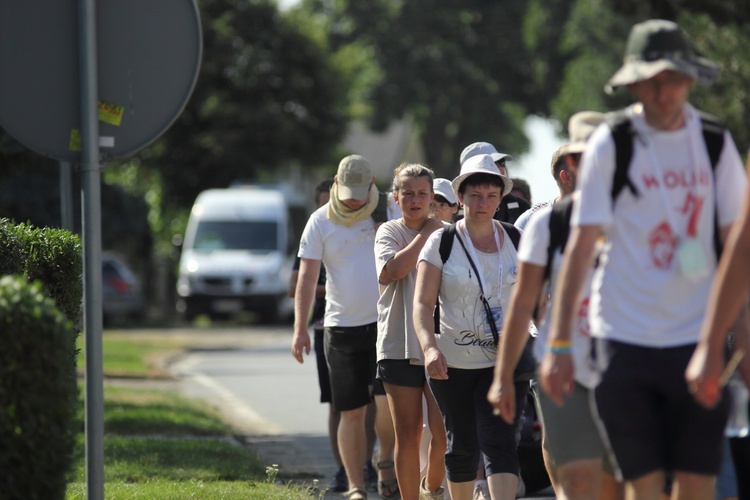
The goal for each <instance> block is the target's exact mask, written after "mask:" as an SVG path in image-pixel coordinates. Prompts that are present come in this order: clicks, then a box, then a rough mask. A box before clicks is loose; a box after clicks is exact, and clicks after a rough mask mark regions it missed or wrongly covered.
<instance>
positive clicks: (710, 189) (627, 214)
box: [571, 104, 747, 347]
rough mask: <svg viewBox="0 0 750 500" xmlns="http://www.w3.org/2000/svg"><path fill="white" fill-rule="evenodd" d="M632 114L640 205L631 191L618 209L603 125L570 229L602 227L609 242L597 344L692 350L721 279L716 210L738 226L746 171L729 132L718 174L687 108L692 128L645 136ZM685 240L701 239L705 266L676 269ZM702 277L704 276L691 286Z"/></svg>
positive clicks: (592, 311) (594, 324)
mask: <svg viewBox="0 0 750 500" xmlns="http://www.w3.org/2000/svg"><path fill="white" fill-rule="evenodd" d="M627 113H628V116H629V117H630V118H631V120H632V122H633V125H634V128H635V131H636V134H635V137H634V138H633V156H632V160H631V164H630V168H629V178H630V180H631V181H632V182H633V184H634V185H635V186H636V188H637V191H638V193H639V196H638V197H636V196H634V195H633V193H631V191H630V190H629V189H628V188H627V187H625V188H624V189H623V190H622V192H621V193H620V195H619V196H618V198H617V200H616V201H615V203H614V208H613V202H612V196H611V189H612V183H613V175H614V170H615V146H614V142H613V139H612V136H611V133H610V130H609V128H608V127H607V126H606V125H601V126H600V127H599V128H598V129H597V130H596V131H595V132H594V134H593V135H592V136H591V138H590V140H589V142H588V145H587V149H586V152H585V154H584V155H583V158H582V163H581V168H580V175H579V180H578V191H579V193H580V198H579V200H577V203H576V204H575V206H574V208H573V215H572V219H571V224H572V225H573V226H587V225H597V226H601V227H602V228H603V230H604V233H605V237H606V241H605V244H604V245H603V255H602V258H601V260H600V265H599V267H598V268H597V271H596V273H595V274H594V278H593V282H592V293H591V302H590V307H589V319H590V328H591V335H592V336H594V337H602V338H608V339H614V340H619V341H622V342H628V343H632V344H637V345H643V346H648V347H673V346H680V345H685V344H690V343H694V342H696V341H697V339H698V334H699V330H700V325H701V321H702V319H703V316H704V313H705V308H706V302H707V300H708V295H709V289H710V287H711V280H712V278H713V275H714V273H715V270H716V254H715V251H714V243H713V241H714V240H713V238H714V228H715V224H714V214H715V210H718V222H719V226H726V225H728V224H730V223H732V222H733V221H734V220H735V219H736V217H737V215H738V212H739V210H740V206H741V204H742V200H743V197H744V194H745V188H746V183H747V179H746V176H745V173H744V170H743V167H742V161H741V159H740V156H739V153H738V152H737V147H736V146H735V144H734V141H733V140H732V137H731V134H729V132H726V133H725V134H724V148H723V150H722V153H721V156H720V158H719V162H718V164H717V166H716V170H715V172H714V173H712V171H711V163H710V160H709V157H708V152H707V150H706V147H705V141H704V139H703V136H702V128H701V123H700V118H699V116H698V113H697V112H696V110H695V109H694V108H693V107H692V106H690V105H689V104H686V107H685V118H686V125H685V126H684V127H683V128H681V129H679V130H675V131H660V130H656V129H652V128H651V127H649V126H648V125H647V124H646V122H645V120H644V118H643V112H642V108H641V105H640V104H635V105H633V106H631V107H629V108H628V109H627ZM714 180H715V182H714ZM715 193H718V196H716V195H715ZM689 238H696V239H697V245H696V246H698V247H699V248H700V250H701V251H702V254H703V256H704V258H703V259H702V261H703V262H705V265H690V266H682V265H681V264H680V255H679V254H680V252H681V251H682V250H684V247H683V245H684V244H685V243H686V242H687V241H688V239H689ZM691 255H693V256H694V255H695V254H694V253H691ZM688 260H690V259H688ZM700 260H701V259H699V260H698V261H700ZM693 261H695V259H693ZM701 267H704V268H706V269H707V272H706V273H704V275H703V276H700V277H696V276H689V273H690V272H694V271H695V269H698V268H701ZM683 269H686V271H683Z"/></svg>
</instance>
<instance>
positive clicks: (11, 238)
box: [0, 219, 83, 323]
mask: <svg viewBox="0 0 750 500" xmlns="http://www.w3.org/2000/svg"><path fill="white" fill-rule="evenodd" d="M0 252H1V253H0V275H5V274H19V275H23V276H25V277H26V278H27V279H28V280H29V281H32V282H33V281H36V280H39V281H41V283H42V285H43V287H44V290H45V293H46V295H48V296H49V297H52V298H53V299H54V301H55V303H56V304H57V308H58V309H59V310H60V311H61V312H62V313H63V314H64V315H65V316H66V317H67V318H68V319H69V320H70V321H72V322H74V323H77V322H78V319H79V316H80V313H81V304H82V302H81V300H82V298H83V281H82V274H83V261H82V258H81V243H80V240H79V239H78V236H76V235H74V234H72V233H70V232H69V231H66V230H64V229H56V228H50V227H44V228H35V227H34V226H32V225H30V224H15V223H13V222H11V221H9V220H8V219H0Z"/></svg>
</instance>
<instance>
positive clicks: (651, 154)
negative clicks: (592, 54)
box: [539, 20, 746, 498]
mask: <svg viewBox="0 0 750 500" xmlns="http://www.w3.org/2000/svg"><path fill="white" fill-rule="evenodd" d="M717 73H718V68H717V66H716V65H714V64H713V63H709V62H708V61H705V60H703V59H700V58H698V57H696V56H695V54H694V53H693V51H692V50H691V48H690V46H689V45H688V42H687V40H686V38H685V35H684V34H683V33H682V31H681V30H680V28H679V27H678V26H677V25H676V24H675V23H673V22H670V21H662V20H651V21H646V22H643V23H640V24H637V25H635V26H634V27H633V28H632V30H631V32H630V36H629V38H628V42H627V49H626V55H625V60H624V64H623V65H622V67H621V68H620V69H619V70H618V71H617V72H616V73H615V75H614V76H613V77H612V78H611V79H610V80H609V82H608V83H607V87H606V88H607V90H608V91H610V92H611V91H613V90H614V89H616V88H618V87H623V86H625V87H627V88H628V90H629V91H630V92H631V93H632V94H633V95H634V96H635V98H636V99H637V101H638V102H637V103H635V104H633V105H631V106H630V107H628V108H626V109H625V110H623V111H622V112H621V113H620V114H619V116H621V117H623V119H624V120H626V123H628V124H629V126H630V128H629V131H630V132H632V134H633V135H632V144H631V151H630V153H631V157H630V161H629V163H628V169H627V170H625V174H626V175H627V177H628V179H629V186H628V187H630V189H623V190H622V191H621V192H620V193H619V194H618V195H617V196H616V197H613V192H612V188H613V186H614V185H615V181H614V180H613V179H614V178H615V172H616V165H617V160H616V159H617V158H618V155H617V153H618V152H621V151H622V150H621V149H619V147H620V146H621V144H618V145H616V143H615V139H614V137H615V135H614V134H615V132H614V130H615V129H614V128H612V125H610V127H606V126H605V127H599V128H597V130H596V131H595V132H594V134H593V135H592V136H591V139H590V141H589V142H588V144H587V148H586V153H585V154H584V155H583V158H582V162H581V171H580V177H579V179H578V184H577V188H576V190H577V191H576V192H577V194H578V199H577V201H576V203H575V205H574V207H573V214H572V219H571V226H572V230H571V235H570V239H569V240H568V243H567V246H566V249H565V259H564V262H563V266H562V269H561V271H560V277H559V279H558V283H557V286H556V288H555V292H554V294H553V297H554V300H553V302H554V305H553V309H552V314H553V317H552V328H551V331H550V335H549V340H548V343H547V353H546V354H545V357H544V359H543V361H542V364H541V365H540V368H539V370H540V383H541V385H542V388H543V389H544V390H545V392H546V393H547V394H548V395H549V396H550V398H551V399H552V400H553V401H555V402H556V403H557V404H563V401H564V398H567V397H569V395H570V394H571V393H572V390H573V387H574V384H573V373H574V365H573V361H572V358H571V355H570V351H571V349H570V346H571V329H572V328H571V327H572V325H573V323H574V321H573V320H574V317H575V315H576V314H577V313H578V308H577V307H576V305H577V303H578V302H577V301H578V300H579V299H578V298H579V294H580V292H581V288H582V286H583V283H584V281H585V277H586V273H587V272H588V270H589V267H590V265H591V261H592V258H593V255H594V247H595V245H596V243H597V240H598V239H599V238H600V236H603V237H604V240H605V241H604V245H602V246H601V248H602V254H603V255H602V257H601V259H600V265H599V267H598V268H597V270H596V271H595V275H594V277H593V281H592V283H593V285H592V289H591V300H590V303H589V311H588V319H589V324H590V333H591V336H592V337H593V339H594V347H595V349H594V350H595V358H596V359H595V363H596V370H597V371H598V372H599V376H600V382H599V384H598V385H597V386H596V388H595V390H594V396H595V400H596V405H597V411H598V414H599V417H600V418H601V423H602V424H603V425H602V426H601V427H603V429H604V431H606V437H607V440H608V441H609V443H610V445H611V448H612V450H613V451H614V457H615V459H616V464H615V465H616V467H615V468H616V469H617V470H616V472H617V473H618V475H619V476H620V477H621V478H622V479H624V481H625V482H626V490H627V491H628V496H629V497H630V498H657V497H658V496H659V493H660V492H661V491H662V490H663V488H664V484H665V476H666V473H667V472H671V473H672V474H673V478H674V487H675V491H676V492H678V493H679V497H680V498H713V495H714V491H713V490H714V482H715V476H716V474H717V473H718V471H719V467H720V464H721V448H722V437H723V432H724V425H725V422H726V417H727V408H728V402H727V401H726V399H725V400H723V401H722V402H721V403H719V404H718V405H717V406H716V407H714V408H712V409H707V408H704V407H703V406H701V405H699V404H698V403H697V402H696V401H695V400H694V399H693V397H692V395H691V394H690V392H689V390H688V386H687V383H686V381H685V369H686V367H687V364H688V361H689V359H690V356H691V355H692V353H693V351H694V349H695V345H696V342H697V340H698V336H699V330H700V325H701V321H702V319H703V315H704V313H705V305H706V301H707V299H708V295H709V289H710V284H711V277H712V275H713V274H714V272H715V270H716V260H717V258H716V253H715V251H714V246H713V243H714V241H713V239H714V234H715V232H716V231H715V230H716V225H718V228H719V230H718V233H719V234H721V236H722V237H723V236H724V235H725V234H726V232H727V230H728V229H729V226H730V225H731V224H732V222H733V221H734V220H735V218H736V217H737V216H738V211H739V207H740V205H741V202H742V197H743V194H744V190H745V186H746V178H745V174H744V172H743V168H742V163H741V160H740V157H739V154H738V152H737V148H736V146H735V144H734V141H733V140H732V136H731V135H730V134H729V132H727V131H724V130H722V131H721V132H719V133H718V134H717V135H718V137H719V138H720V139H721V140H722V141H723V143H722V146H721V151H720V154H719V155H718V159H717V160H716V163H715V167H713V165H714V163H713V161H712V159H711V158H710V157H709V153H708V149H707V146H706V141H705V140H704V137H703V132H704V125H703V121H702V118H701V116H700V115H699V112H698V111H697V110H696V109H695V108H693V107H692V106H691V105H690V104H689V103H688V102H687V99H688V94H689V91H690V88H691V87H692V86H693V85H694V84H695V83H710V82H711V81H712V80H713V79H714V78H715V77H716V75H717ZM620 137H621V136H620ZM618 172H619V170H618ZM715 221H716V223H717V224H716V223H715Z"/></svg>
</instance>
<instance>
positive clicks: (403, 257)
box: [378, 217, 443, 285]
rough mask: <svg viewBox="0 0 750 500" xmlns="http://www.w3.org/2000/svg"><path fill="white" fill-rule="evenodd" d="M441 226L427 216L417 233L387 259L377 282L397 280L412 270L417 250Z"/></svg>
mask: <svg viewBox="0 0 750 500" xmlns="http://www.w3.org/2000/svg"><path fill="white" fill-rule="evenodd" d="M442 227H443V223H442V221H440V219H437V218H435V217H429V218H428V219H427V222H425V225H424V226H423V227H422V229H421V230H420V231H419V234H417V237H416V238H414V239H413V240H412V241H411V243H409V244H408V245H406V246H405V247H404V248H402V249H401V250H399V251H398V252H396V255H394V256H393V258H392V259H391V260H389V261H388V262H387V263H386V264H385V266H384V267H383V270H382V271H381V272H380V276H378V283H380V284H381V285H387V284H389V283H391V282H393V281H398V280H400V279H402V278H403V277H404V276H406V275H407V274H409V273H410V272H412V270H414V268H415V267H416V265H417V259H418V258H419V252H421V251H422V247H424V244H425V243H426V242H427V238H429V237H430V235H431V234H432V233H434V232H435V231H437V230H438V229H441V228H442Z"/></svg>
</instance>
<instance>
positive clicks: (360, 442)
mask: <svg viewBox="0 0 750 500" xmlns="http://www.w3.org/2000/svg"><path fill="white" fill-rule="evenodd" d="M378 198H379V193H378V189H377V187H376V186H375V177H374V176H373V174H372V169H371V168H370V164H369V162H368V161H367V160H366V159H365V158H363V157H362V156H359V155H350V156H347V157H346V158H344V159H343V160H341V163H339V168H338V172H337V174H336V177H335V181H334V184H333V186H332V188H331V198H330V201H329V202H328V203H327V204H325V205H323V206H322V207H320V208H319V209H318V210H316V211H315V212H313V214H312V215H311V216H310V219H309V220H308V221H307V225H306V226H305V230H304V231H303V233H302V238H301V241H300V248H299V254H298V255H299V257H300V259H301V262H300V269H299V278H298V281H297V290H296V293H295V298H294V313H295V319H294V337H293V339H292V355H293V356H294V357H295V359H297V361H299V362H300V363H302V362H303V353H304V354H309V353H310V336H309V335H308V332H307V325H306V321H307V317H308V313H309V311H310V307H311V306H312V303H313V299H314V298H315V287H316V284H317V280H318V273H319V270H320V265H321V262H322V263H323V264H325V267H326V271H327V272H328V280H327V282H326V310H325V317H324V320H323V327H324V345H325V355H326V360H327V362H328V367H329V370H330V378H331V396H332V402H331V406H332V407H333V409H334V410H335V411H339V412H341V422H340V424H339V431H338V444H339V450H340V452H341V458H342V460H343V462H344V468H345V469H346V474H347V477H348V479H349V488H350V490H349V493H348V497H349V498H351V499H361V498H367V493H366V492H365V477H364V471H363V469H362V464H363V463H365V461H366V460H367V458H366V435H365V410H366V407H367V405H368V404H369V403H370V402H371V400H372V398H371V395H370V386H371V385H372V383H373V379H374V377H375V358H376V351H375V342H376V339H377V319H378V315H377V302H378V297H379V292H378V277H377V275H376V271H375V253H374V251H373V248H374V244H375V222H374V220H373V218H372V213H373V212H374V211H375V208H376V207H377V204H378Z"/></svg>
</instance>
